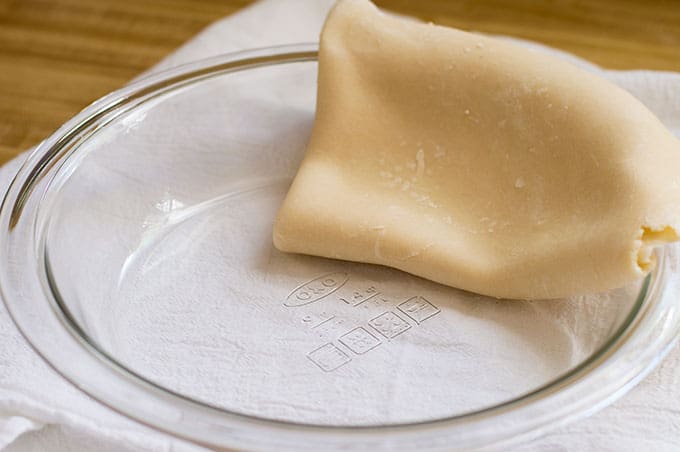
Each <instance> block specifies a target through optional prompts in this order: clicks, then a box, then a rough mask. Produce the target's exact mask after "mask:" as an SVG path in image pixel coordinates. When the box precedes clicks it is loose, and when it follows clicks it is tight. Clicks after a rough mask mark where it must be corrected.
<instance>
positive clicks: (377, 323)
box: [368, 311, 411, 339]
mask: <svg viewBox="0 0 680 452" xmlns="http://www.w3.org/2000/svg"><path fill="white" fill-rule="evenodd" d="M368 324H369V325H371V326H372V327H373V328H374V329H375V330H376V331H377V332H378V333H380V334H382V335H383V336H385V337H386V338H387V339H392V338H393V337H397V336H399V335H400V334H401V333H403V332H404V331H406V330H408V329H409V328H411V325H409V324H408V323H407V322H406V320H404V319H402V318H401V317H399V316H398V315H397V313H395V312H392V311H387V312H383V313H382V314H380V315H379V316H378V317H376V318H374V319H372V320H369V322H368Z"/></svg>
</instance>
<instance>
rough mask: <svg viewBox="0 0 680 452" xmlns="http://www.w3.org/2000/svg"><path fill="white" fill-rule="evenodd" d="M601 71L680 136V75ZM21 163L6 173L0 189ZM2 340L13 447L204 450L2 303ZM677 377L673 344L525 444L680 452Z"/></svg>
mask: <svg viewBox="0 0 680 452" xmlns="http://www.w3.org/2000/svg"><path fill="white" fill-rule="evenodd" d="M331 4H332V2H331V1H329V0H324V1H312V0H265V1H262V2H259V3H257V4H255V5H254V6H251V7H249V8H247V9H245V10H244V11H242V12H240V13H238V14H236V15H234V16H231V17H229V18H227V19H225V20H222V21H220V22H217V23H216V24H214V25H212V26H210V27H209V28H207V29H206V30H205V31H204V32H202V33H201V34H200V35H198V36H197V37H196V38H194V39H193V40H192V41H191V42H189V43H188V44H186V45H185V46H183V47H182V48H180V49H179V50H178V51H177V52H175V53H174V54H173V55H171V56H170V57H168V58H167V59H166V60H164V61H163V62H162V63H161V64H159V65H158V66H157V67H156V68H154V69H153V71H156V70H161V69H165V68H169V67H172V66H175V65H178V64H181V63H185V62H188V61H193V60H197V59H201V58H205V57H209V56H214V55H217V54H221V53H227V52H231V51H235V50H241V49H247V48H255V47H263V46H269V45H276V44H285V43H295V42H313V41H316V40H317V39H318V33H319V30H320V28H321V25H322V23H323V20H324V18H325V15H326V12H327V10H328V8H329V7H330V5H331ZM524 45H531V44H526V43H524ZM537 47H538V48H541V49H543V48H542V47H540V46H537ZM543 50H546V49H543ZM546 51H552V50H546ZM560 54H561V55H562V56H563V57H565V58H571V59H573V60H574V61H575V62H578V64H581V65H586V66H589V68H590V70H594V71H598V70H599V69H597V68H596V67H594V66H590V65H588V64H587V63H585V62H583V61H580V60H578V59H575V58H574V57H571V56H568V55H566V54H562V53H560ZM602 74H603V75H604V76H606V77H607V78H609V79H611V80H613V81H615V82H616V83H618V84H620V85H621V86H623V87H624V88H626V89H628V90H629V91H630V92H632V93H633V94H634V95H635V96H637V97H638V98H639V99H641V100H642V101H643V102H644V103H646V104H647V105H648V106H649V107H650V108H651V109H652V110H653V111H655V113H656V114H657V115H658V116H659V117H660V118H661V119H662V120H663V121H664V123H665V124H666V125H667V126H668V127H669V128H670V129H671V130H672V131H673V132H674V133H675V134H676V135H680V96H678V93H680V75H678V74H672V73H661V72H652V71H620V72H619V71H602ZM20 160H21V158H19V159H16V160H14V161H12V162H10V163H9V164H7V165H5V166H4V167H3V168H1V169H0V184H1V185H2V189H3V190H4V188H5V187H6V185H7V184H8V183H9V180H10V178H11V177H12V175H13V173H14V172H15V171H16V169H17V167H18V165H19V164H20ZM179 327H180V326H178V328H179ZM0 340H1V342H0V344H1V345H0V447H6V448H7V449H6V450H8V451H33V450H35V451H39V450H40V451H42V450H56V451H89V450H103V451H109V450H110V451H114V450H115V451H137V450H158V451H162V450H180V451H181V450H186V451H191V450H200V448H198V447H197V446H194V445H190V444H187V443H185V442H181V441H178V440H176V439H173V438H170V437H169V436H167V435H163V434H160V433H158V432H155V431H153V430H151V429H148V428H146V427H143V426H140V425H139V424H137V423H134V422H132V421H129V420H127V419H126V418H124V417H122V416H121V415H118V414H116V413H114V412H112V411H111V410H109V409H107V408H105V407H103V406H102V405H100V404H98V403H97V402H94V401H93V400H91V399H90V398H89V397H87V396H85V395H84V394H82V393H81V392H80V391H78V390H77V389H75V388H74V387H73V386H71V385H70V384H68V383H67V382H65V381H64V380H63V379H62V378H61V377H60V376H58V375H56V374H55V373H54V372H53V371H52V370H51V369H50V368H49V367H48V366H47V365H46V364H45V363H43V362H42V360H41V359H40V358H39V357H38V356H37V355H36V354H35V353H34V352H33V351H32V350H31V349H30V347H29V346H28V345H27V344H26V342H25V341H24V340H23V338H22V337H21V336H20V335H19V333H18V332H17V330H16V328H15V327H14V326H13V324H12V322H11V320H10V319H9V317H8V315H7V313H6V311H5V310H4V307H2V308H0ZM678 383H680V350H678V349H677V348H676V349H675V350H674V351H673V352H672V354H671V356H670V357H669V358H668V359H667V360H666V361H665V362H664V363H663V364H662V365H661V366H660V367H659V368H658V369H657V370H656V371H655V372H654V373H653V374H652V375H650V376H649V377H648V378H647V379H646V380H645V381H644V382H643V383H642V384H641V385H640V386H638V387H637V388H635V389H634V390H633V391H632V392H631V393H630V394H628V395H627V396H626V397H624V398H623V399H622V400H620V401H618V402H616V403H615V404H614V405H613V406H611V407H608V408H606V409H605V410H603V411H601V412H600V413H597V414H595V415H593V416H591V417H590V418H588V419H582V420H580V421H578V422H575V423H573V424H571V425H568V426H566V427H562V428H559V429H557V430H555V431H552V432H549V433H548V434H547V435H545V436H544V437H542V438H540V439H538V440H534V441H532V442H529V443H527V444H525V445H523V446H522V449H523V450H527V451H535V450H540V451H542V450H669V451H670V450H678V448H679V447H680V410H678V408H677V400H680V387H679V386H680V385H679V384H678Z"/></svg>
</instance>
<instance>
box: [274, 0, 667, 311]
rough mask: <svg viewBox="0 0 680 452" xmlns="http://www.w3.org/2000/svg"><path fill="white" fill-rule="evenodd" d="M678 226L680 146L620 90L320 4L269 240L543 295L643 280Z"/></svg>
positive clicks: (485, 289) (463, 284)
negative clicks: (310, 121)
mask: <svg viewBox="0 0 680 452" xmlns="http://www.w3.org/2000/svg"><path fill="white" fill-rule="evenodd" d="M678 231H680V143H679V142H678V141H677V140H676V139H675V138H674V137H673V136H672V134H671V133H670V132H669V131H667V130H666V129H665V128H664V126H663V125H662V124H661V123H660V122H659V120H658V119H657V118H656V117H655V116H654V115H653V114H652V113H651V112H650V111H649V110H648V109H647V108H645V107H644V106H643V105H642V104H641V103H640V102H639V101H637V100H636V99H635V98H634V97H633V96H631V95H630V94H628V93H627V92H626V91H624V90H622V89H620V88H619V87H617V86H615V85H613V84H612V83H609V82H608V81H606V80H604V79H601V78H599V77H597V76H595V75H593V74H590V73H587V72H584V71H582V70H580V69H578V68H576V67H574V66H573V65H571V64H569V63H566V62H563V61H561V60H559V59H556V58H555V57H551V56H548V55H544V54H541V53H538V52H534V51H531V50H527V49H524V48H521V47H518V46H516V45H513V44H510V43H507V42H503V41H500V40H496V39H493V38H489V37H484V36H480V35H477V34H473V33H466V32H462V31H459V30H455V29H450V28H445V27H440V26H435V25H431V24H422V23H416V22H413V21H409V20H403V19H399V18H395V17H391V16H388V15H385V14H383V13H381V12H380V11H379V10H378V9H377V8H376V7H375V6H374V5H373V4H371V3H370V2H369V1H367V0H343V1H340V2H338V4H337V5H336V6H335V8H334V9H333V11H332V12H331V13H330V15H329V16H328V19H327V21H326V24H325V27H324V30H323V32H322V35H321V44H320V51H319V80H318V98H317V112H316V119H315V124H314V128H313V131H312V136H311V139H310V142H309V145H308V149H307V152H306V155H305V158H304V161H303V163H302V165H301V167H300V169H299V171H298V174H297V176H296V177H295V180H294V181H293V184H292V186H291V188H290V191H289V192H288V195H287V197H286V199H285V201H284V203H283V206H282V207H281V209H280V212H279V214H278V217H277V220H276V223H275V226H274V234H273V235H274V244H275V246H276V247H277V248H278V249H280V250H282V251H287V252H294V253H304V254H311V255H317V256H324V257H329V258H336V259H344V260H351V261H359V262H368V263H374V264H382V265H387V266H390V267H395V268H398V269H401V270H404V271H406V272H409V273H413V274H416V275H419V276H422V277H424V278H428V279H431V280H434V281H437V282H440V283H443V284H446V285H450V286H454V287H458V288H461V289H466V290H469V291H473V292H478V293H481V294H485V295H490V296H495V297H503V298H519V299H533V298H556V297H564V296H571V295H576V294H583V293H591V292H599V291H604V290H607V289H611V288H614V287H618V286H622V285H624V284H625V283H627V282H629V281H631V280H633V279H636V278H639V277H641V276H642V275H644V274H645V273H646V272H648V271H649V270H650V269H651V268H652V267H653V265H654V259H653V255H652V253H651V251H652V249H653V247H654V246H656V245H658V244H660V243H665V242H668V241H674V240H678Z"/></svg>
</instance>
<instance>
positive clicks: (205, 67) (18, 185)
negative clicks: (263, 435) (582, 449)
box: [0, 44, 678, 446]
mask: <svg viewBox="0 0 680 452" xmlns="http://www.w3.org/2000/svg"><path fill="white" fill-rule="evenodd" d="M316 56H317V45H316V44H302V45H292V46H280V47H274V48H265V49H256V50H250V51H244V52H237V53H232V54H227V55H223V56H219V57H214V58H210V59H207V60H202V61H198V62H195V63H189V64H186V65H182V66H179V67H177V68H174V69H171V70H168V71H164V72H160V73H158V74H155V75H151V76H147V77H145V78H142V79H139V80H138V81H136V82H135V83H133V84H131V85H129V86H128V87H126V88H123V89H121V90H118V91H116V92H113V93H112V94H110V95H108V96H105V97H104V98H102V99H101V100H99V101H97V102H95V103H93V104H92V105H91V106H90V107H88V108H86V109H85V110H84V111H83V112H81V113H80V114H78V115H77V116H76V117H74V118H73V119H72V120H71V121H69V122H67V123H66V124H65V125H64V126H63V127H62V128H60V129H59V130H58V131H57V132H55V134H53V135H52V136H51V137H49V138H48V139H47V140H45V141H44V142H43V143H41V144H40V145H39V146H38V147H37V148H36V150H35V151H34V152H33V153H32V154H31V156H30V157H29V158H28V160H27V161H26V162H25V163H24V165H23V166H22V168H21V169H20V170H19V172H18V174H17V176H16V177H15V179H14V180H13V181H12V184H11V186H10V189H9V190H8V192H7V194H6V196H5V198H4V200H3V203H2V206H1V207H0V227H2V228H3V229H4V228H5V227H7V231H8V233H7V234H2V235H1V236H0V261H5V262H7V261H8V259H9V256H8V251H7V249H8V247H11V246H12V245H15V246H16V245H17V243H16V242H18V241H19V240H18V239H16V238H15V237H16V236H15V234H17V233H20V234H22V235H23V236H24V238H25V237H28V239H27V240H28V242H27V243H24V244H23V245H24V246H27V247H29V248H30V251H32V253H31V252H29V250H28V249H26V250H24V251H26V252H27V254H29V255H30V254H32V255H34V256H36V257H38V262H37V264H38V266H37V267H35V268H34V270H35V271H36V273H35V274H31V275H30V276H31V277H32V278H33V279H34V282H36V281H37V283H38V284H39V285H40V288H41V290H42V296H43V299H41V300H40V302H41V303H42V302H44V301H45V300H47V303H48V304H49V306H50V308H51V309H50V311H51V313H52V315H54V316H56V318H57V319H58V320H59V322H60V323H61V325H62V326H63V327H64V328H63V331H60V332H55V331H53V332H52V333H51V334H59V335H62V334H64V333H66V332H68V333H67V334H69V335H70V336H71V338H72V339H74V340H75V343H77V344H78V346H79V347H81V349H82V350H84V351H85V352H87V353H88V354H89V355H90V356H91V357H94V358H95V359H96V360H97V362H98V363H99V365H100V366H101V365H102V364H104V365H105V366H108V367H110V370H112V371H113V372H109V374H110V375H113V376H114V377H113V378H119V379H125V380H126V381H125V383H126V384H130V383H131V384H132V385H134V386H137V388H138V389H140V390H141V393H143V394H144V395H146V396H147V397H148V398H150V399H153V400H152V401H153V403H156V404H158V406H160V405H164V404H167V403H181V404H182V407H181V408H182V409H186V410H188V411H191V410H192V409H196V408H200V409H202V410H205V409H207V410H208V413H209V414H210V416H217V417H221V418H222V419H223V420H226V421H227V423H229V421H235V420H238V421H240V423H246V424H251V425H259V426H265V427H270V428H271V427H274V428H278V429H280V430H290V429H294V430H295V431H297V432H300V431H313V432H316V433H319V432H320V433H347V432H355V433H358V432H364V433H367V434H369V435H383V434H384V433H386V432H388V431H389V432H396V431H400V432H403V431H405V430H413V429H416V430H421V431H422V429H427V430H431V429H441V428H443V429H446V428H451V427H453V426H456V425H461V424H466V425H468V426H469V423H470V422H475V421H476V420H488V419H490V418H494V417H498V416H500V415H505V414H507V413H509V412H513V411H517V410H520V409H530V408H531V407H532V406H533V405H535V404H536V403H537V402H546V401H547V400H548V399H549V398H550V397H551V396H553V395H556V394H559V393H560V392H563V391H564V390H566V389H569V388H571V389H574V387H575V386H576V385H577V383H579V382H582V380H584V379H588V377H592V376H593V375H592V374H591V372H592V371H594V370H597V369H599V368H600V367H602V366H603V365H605V364H607V363H609V362H610V360H611V359H612V357H613V356H614V355H616V354H617V353H619V352H621V349H622V348H623V347H624V346H625V344H626V343H628V341H629V340H631V338H633V337H634V336H635V331H636V329H637V327H638V326H639V324H640V323H641V321H642V320H644V319H645V315H648V314H649V312H650V309H651V307H652V305H654V304H655V300H657V299H658V297H657V296H656V295H662V292H663V291H664V290H663V289H664V281H665V279H666V278H665V277H664V274H665V273H666V272H664V271H663V270H664V269H665V267H666V266H667V262H666V253H664V252H659V253H657V262H658V265H657V267H656V269H655V271H654V272H653V273H652V274H649V275H647V276H646V277H645V279H644V281H643V284H642V288H641V290H640V293H639V294H638V296H637V298H636V301H635V304H634V306H633V309H632V310H631V311H630V312H629V313H628V315H627V317H626V318H625V319H624V321H623V322H622V323H621V325H620V326H619V327H618V328H617V330H616V332H614V333H613V334H612V335H611V336H610V338H609V340H608V341H607V342H606V343H605V344H603V345H602V346H601V347H600V348H599V349H598V350H597V351H595V352H594V353H593V354H591V355H590V356H589V357H588V358H587V359H586V360H584V361H582V362H581V363H579V364H578V365H576V366H575V367H574V368H572V369H571V370H569V371H567V372H566V373H564V374H562V375H560V376H558V377H556V378H554V379H553V380H551V381H550V382H548V383H546V384H544V385H542V386H540V387H538V388H535V389H534V390H531V391H529V392H527V393H525V394H523V395H521V396H519V397H515V398H512V399H509V400H507V401H505V402H501V403H500V404H496V405H492V406H489V407H486V408H482V409H477V410H473V411H470V412H467V413H461V414H456V415H454V416H450V417H445V418H439V419H432V420H423V421H418V422H410V423H394V424H384V425H365V426H364V425H342V426H333V425H326V424H302V423H297V422H292V421H286V420H279V419H271V418H263V417H258V416H254V415H248V414H244V413H239V412H235V411H230V410H227V409H225V408H222V407H217V406H214V405H210V404H209V403H206V402H204V401H199V400H196V399H193V398H190V397H188V396H185V395H182V394H178V393H176V392H174V391H172V390H169V389H167V388H165V387H162V386H160V385H158V384H156V383H154V382H151V381H149V380H147V379H146V378H144V377H142V376H141V375H139V374H137V373H136V372H135V371H133V370H131V369H129V368H127V367H125V366H124V365H122V364H121V363H119V362H118V361H117V360H116V359H115V358H114V357H112V356H110V355H109V354H108V353H106V352H105V351H104V350H102V349H101V348H100V347H99V346H98V345H97V344H96V342H95V341H93V340H92V339H91V338H90V337H88V335H87V334H86V332H85V331H84V330H83V329H82V328H81V327H80V326H79V325H78V323H77V322H76V321H75V319H74V318H73V316H72V315H71V314H70V312H69V310H68V307H67V305H66V303H64V300H63V299H62V298H61V297H60V295H59V292H58V289H57V287H56V284H55V282H54V280H53V278H52V275H51V271H50V268H49V256H48V254H47V250H46V244H45V237H46V235H47V234H46V232H47V231H46V228H45V227H44V225H43V226H42V227H41V226H40V222H39V221H38V220H39V219H40V217H42V216H44V215H45V214H46V213H48V212H49V211H50V202H49V194H50V192H49V189H50V188H51V185H52V182H53V181H54V179H55V177H56V176H57V175H58V174H59V170H60V168H61V166H62V165H63V164H64V163H65V162H66V161H67V160H68V159H69V158H70V157H71V156H72V155H74V153H76V152H77V148H78V146H77V145H76V146H72V145H73V144H74V142H79V141H80V140H86V139H88V138H90V137H91V136H92V134H93V133H95V132H96V131H97V130H99V129H101V128H102V127H104V126H106V124H107V123H108V122H110V121H111V120H113V119H115V118H117V117H119V116H120V115H121V114H124V113H126V112H128V111H129V110H131V109H133V108H135V107H136V106H137V105H139V103H140V102H143V101H145V100H148V99H149V98H151V97H156V96H160V95H162V94H164V93H166V92H169V91H172V90H175V89H178V88H179V87H182V86H186V85H189V84H193V83H197V82H200V81H202V80H205V79H206V78H212V77H217V76H221V75H225V74H229V73H233V72H239V71H244V70H248V69H253V68H258V67H263V66H272V65H280V64H290V63H297V62H311V61H314V60H315V59H316ZM135 102H137V103H135ZM126 106H128V108H125V107H126ZM69 146H71V147H69ZM38 187H40V188H41V189H42V190H36V189H37V188H38ZM37 198H39V199H37ZM30 200H33V202H34V204H35V209H34V210H32V211H27V212H28V213H26V215H29V214H30V215H32V220H33V221H31V222H29V223H28V224H27V223H24V222H22V221H21V217H22V215H24V209H25V207H26V206H27V205H28V204H29V201H30ZM35 238H38V240H37V243H36V240H35ZM19 245H21V244H19ZM34 263H35V261H34ZM0 267H2V268H0V295H2V298H3V300H4V302H5V305H6V306H7V308H8V311H9V312H10V315H11V316H12V318H13V320H14V322H15V323H16V324H17V326H18V327H19V330H20V331H21V332H22V334H23V335H24V337H25V338H26V339H27V341H28V342H29V343H30V344H31V345H32V347H33V348H34V349H35V350H36V351H37V352H38V354H40V355H41V356H42V358H43V359H44V360H45V361H46V362H47V363H48V364H50V365H51V366H52V367H53V368H54V369H55V370H56V371H57V372H58V373H59V374H61V375H62V376H63V377H64V378H66V379H67V380H69V381H70V382H72V383H73V384H74V385H76V386H77V387H79V388H80V389H82V390H84V391H85V392H87V393H88V394H90V395H91V396H93V397H94V398H95V399H97V400H98V401H100V402H102V403H104V404H105V405H108V406H110V407H112V408H114V409H116V410H117V411H119V412H122V413H123V414H126V415H128V416H130V417H133V418H135V419H137V420H140V421H142V422H144V423H146V424H148V425H151V426H153V427H156V428H159V429H161V430H164V431H166V432H169V433H172V434H175V435H177V436H180V437H185V438H189V439H191V440H193V441H197V442H204V441H206V438H204V437H202V436H201V435H200V434H192V433H191V432H186V431H185V432H182V431H180V430H181V429H176V428H173V426H169V425H167V422H166V423H164V422H154V419H148V416H146V417H145V416H142V415H140V413H139V412H136V411H135V409H136V408H137V407H135V406H131V405H134V403H132V404H131V405H127V406H120V405H121V403H115V402H113V401H112V400H111V398H108V400H107V397H106V391H103V390H102V388H100V387H97V385H96V384H92V382H88V381H83V380H82V379H81V377H82V376H83V375H77V373H78V372H76V371H74V370H73V369H69V367H68V365H67V364H65V363H63V362H61V363H57V362H56V360H55V359H54V358H53V357H51V356H49V353H48V352H46V351H45V349H44V348H45V347H44V346H40V345H36V342H37V341H36V340H35V335H34V334H32V332H31V331H29V330H30V328H28V327H29V325H26V324H25V323H24V321H23V320H22V319H21V316H20V315H17V314H18V313H19V312H20V307H21V300H18V299H17V297H15V296H10V295H16V294H11V293H10V290H11V289H12V288H14V287H12V285H13V283H14V281H13V279H12V276H13V275H10V274H9V272H8V271H7V269H6V267H7V266H0ZM656 304H657V305H658V304H659V303H656ZM661 314H664V315H665V314H667V312H666V311H665V310H661ZM670 314H672V315H673V316H675V317H677V313H676V312H675V311H673V312H670ZM659 321H660V320H659V319H657V320H656V322H657V323H658V322H659ZM676 323H677V322H676ZM677 329H678V328H676V330H677ZM664 331H666V330H664ZM648 334H649V333H648ZM666 336H670V338H669V337H666ZM663 339H664V341H663V344H661V345H663V346H662V347H659V349H660V350H657V352H656V353H655V354H654V355H653V356H651V357H648V362H647V363H645V365H644V366H639V365H638V366H637V367H636V368H635V369H634V372H632V373H634V375H629V374H630V373H631V371H630V370H628V372H622V373H625V374H626V378H623V379H622V380H621V381H617V382H616V384H612V382H608V383H609V385H608V386H607V388H608V389H609V391H606V394H600V393H601V392H602V391H599V392H598V394H599V397H598V398H597V399H598V400H597V401H596V402H597V403H598V404H599V405H598V407H599V406H602V405H604V404H607V403H610V402H611V401H612V400H613V398H614V397H615V396H616V395H620V394H622V393H623V392H625V390H626V389H628V388H629V387H631V386H632V385H633V384H635V383H636V382H637V381H639V379H641V378H642V376H644V375H645V374H646V372H648V371H649V370H651V368H653V366H654V364H656V363H657V362H658V361H660V359H661V356H662V355H663V354H665V352H667V351H668V350H670V346H671V345H672V342H673V341H674V335H673V334H668V331H666V334H665V336H664V338H663ZM93 365H94V364H93ZM81 373H82V372H81ZM581 389H582V390H583V389H584V388H581ZM591 392H592V391H591ZM159 393H160V394H161V396H162V397H161V396H159V395H158V394H159ZM583 395H584V396H587V395H588V394H587V393H584V394H583ZM168 398H169V400H168ZM583 398H584V399H585V398H586V397H583ZM575 405H576V404H574V403H572V404H571V405H570V406H560V405H555V406H554V407H553V410H552V411H548V412H549V413H551V414H552V415H549V414H546V413H542V414H541V413H534V415H533V416H529V417H530V418H531V419H530V422H525V424H526V425H522V427H521V428H519V427H517V426H515V428H513V429H511V430H512V431H508V432H505V433H506V434H505V435H504V436H498V435H496V436H498V437H497V438H496V439H497V441H501V440H506V439H508V438H510V437H511V436H517V435H522V434H528V433H530V432H531V431H533V430H535V429H537V428H539V427H540V426H541V425H546V424H547V422H549V421H553V420H557V419H560V418H566V417H569V416H572V415H574V414H576V412H579V411H580V412H583V411H584V407H582V406H581V407H580V410H579V409H577V407H576V406H575ZM580 405H583V403H580ZM594 406H595V405H593V406H590V407H588V408H589V409H593V407H594ZM569 408H570V409H569ZM529 424H532V425H533V427H532V426H529V427H527V426H528V425H529ZM174 427H176V425H175V426H174ZM506 430H507V428H506ZM198 433H200V432H198ZM207 444H213V442H211V441H208V442H207ZM217 445H219V446H225V445H227V446H228V445H231V443H229V442H228V441H227V442H224V443H223V442H219V441H218V443H217ZM449 446H450V444H449Z"/></svg>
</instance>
